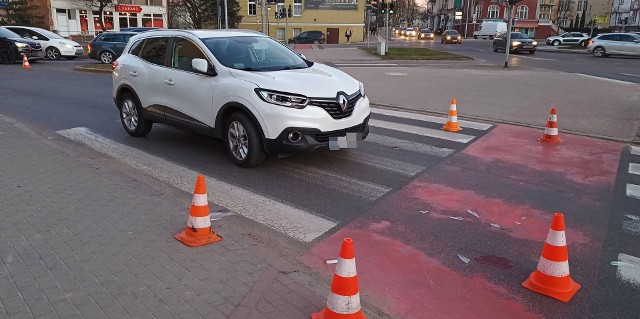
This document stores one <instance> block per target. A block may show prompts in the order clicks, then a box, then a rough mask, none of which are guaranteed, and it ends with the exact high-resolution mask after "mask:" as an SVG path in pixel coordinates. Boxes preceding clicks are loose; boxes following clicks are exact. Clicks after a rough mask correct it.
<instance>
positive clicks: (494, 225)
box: [490, 223, 501, 228]
mask: <svg viewBox="0 0 640 319" xmlns="http://www.w3.org/2000/svg"><path fill="white" fill-rule="evenodd" d="M490 225H491V226H493V227H495V228H501V227H500V225H498V224H494V223H491V224H490Z"/></svg>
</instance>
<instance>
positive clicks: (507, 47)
mask: <svg viewBox="0 0 640 319" xmlns="http://www.w3.org/2000/svg"><path fill="white" fill-rule="evenodd" d="M508 8H509V15H508V17H509V23H508V24H507V43H505V46H504V67H505V68H508V67H509V50H511V27H512V25H513V4H509V6H508Z"/></svg>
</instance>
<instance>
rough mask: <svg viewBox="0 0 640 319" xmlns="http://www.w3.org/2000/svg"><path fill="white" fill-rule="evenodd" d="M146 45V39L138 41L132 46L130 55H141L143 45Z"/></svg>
mask: <svg viewBox="0 0 640 319" xmlns="http://www.w3.org/2000/svg"><path fill="white" fill-rule="evenodd" d="M143 43H144V39H143V40H138V41H136V43H134V44H133V45H132V46H131V49H130V50H129V54H133V55H137V56H139V55H140V51H141V50H142V44H143Z"/></svg>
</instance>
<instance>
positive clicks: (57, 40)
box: [5, 26, 84, 60]
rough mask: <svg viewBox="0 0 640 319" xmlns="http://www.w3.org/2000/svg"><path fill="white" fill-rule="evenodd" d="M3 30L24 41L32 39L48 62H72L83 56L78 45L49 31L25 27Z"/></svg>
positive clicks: (9, 27)
mask: <svg viewBox="0 0 640 319" xmlns="http://www.w3.org/2000/svg"><path fill="white" fill-rule="evenodd" d="M5 28H7V29H9V30H11V31H13V32H14V33H16V34H18V35H20V36H22V37H23V38H26V39H32V40H34V41H36V42H38V43H40V46H41V47H42V48H43V49H44V56H45V58H47V59H49V60H58V59H60V58H66V59H69V60H73V59H75V58H76V57H78V56H82V55H83V54H84V49H83V48H82V46H81V45H80V43H78V42H75V41H71V40H68V39H65V38H63V37H61V36H60V35H58V34H55V33H53V32H51V31H48V30H45V29H41V28H34V27H25V26H6V27H5Z"/></svg>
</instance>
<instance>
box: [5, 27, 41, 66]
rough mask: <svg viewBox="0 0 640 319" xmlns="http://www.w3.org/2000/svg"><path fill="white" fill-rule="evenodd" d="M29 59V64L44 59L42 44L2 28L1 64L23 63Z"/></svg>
mask: <svg viewBox="0 0 640 319" xmlns="http://www.w3.org/2000/svg"><path fill="white" fill-rule="evenodd" d="M23 56H26V57H27V60H28V61H29V63H33V62H35V61H37V60H40V59H42V57H43V56H44V55H43V53H42V46H41V45H40V43H38V42H36V41H33V40H29V39H25V38H22V37H20V35H18V34H16V33H14V32H12V31H10V30H9V29H7V28H5V27H0V64H11V63H16V62H21V61H22V60H23V59H24V57H23Z"/></svg>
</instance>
